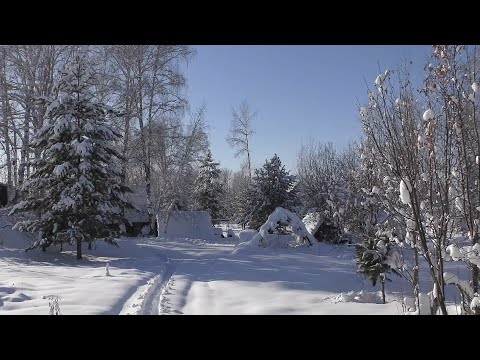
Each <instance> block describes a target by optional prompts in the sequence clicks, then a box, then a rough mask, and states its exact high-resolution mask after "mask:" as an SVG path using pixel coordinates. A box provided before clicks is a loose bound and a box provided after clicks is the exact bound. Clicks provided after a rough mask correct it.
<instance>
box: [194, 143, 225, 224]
mask: <svg viewBox="0 0 480 360" xmlns="http://www.w3.org/2000/svg"><path fill="white" fill-rule="evenodd" d="M219 165H220V164H219V163H216V162H214V161H213V157H212V153H211V151H210V150H208V151H207V154H206V156H205V157H204V158H203V159H202V160H201V161H200V173H199V176H198V178H197V187H196V189H195V202H196V208H197V210H200V211H208V212H209V213H210V216H211V217H212V219H218V218H219V217H220V216H221V214H220V196H221V193H222V191H223V187H222V183H220V181H219V180H220V179H219V177H220V169H218V166H219Z"/></svg>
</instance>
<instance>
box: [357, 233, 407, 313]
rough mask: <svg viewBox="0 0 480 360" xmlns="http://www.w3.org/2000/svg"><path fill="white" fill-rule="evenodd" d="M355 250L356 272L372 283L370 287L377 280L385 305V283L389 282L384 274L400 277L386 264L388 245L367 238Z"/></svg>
mask: <svg viewBox="0 0 480 360" xmlns="http://www.w3.org/2000/svg"><path fill="white" fill-rule="evenodd" d="M356 250H357V272H358V273H360V274H362V275H363V276H364V277H365V278H367V279H369V280H370V281H371V282H372V286H375V285H376V284H377V281H378V279H380V282H381V284H382V298H383V303H384V304H385V281H391V280H390V279H389V278H387V276H386V274H387V273H389V272H393V273H394V274H396V275H400V274H399V273H398V272H397V271H396V270H395V269H393V268H391V267H390V265H389V264H388V255H389V252H390V244H389V243H388V242H385V241H384V240H375V239H370V238H367V239H365V240H364V242H363V243H362V244H357V245H356Z"/></svg>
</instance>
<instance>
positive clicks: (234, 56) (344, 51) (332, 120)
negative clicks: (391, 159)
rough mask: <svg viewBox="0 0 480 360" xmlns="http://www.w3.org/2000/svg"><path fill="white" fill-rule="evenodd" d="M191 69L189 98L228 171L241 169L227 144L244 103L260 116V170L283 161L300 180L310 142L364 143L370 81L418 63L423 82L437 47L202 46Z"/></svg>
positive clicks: (256, 146)
mask: <svg viewBox="0 0 480 360" xmlns="http://www.w3.org/2000/svg"><path fill="white" fill-rule="evenodd" d="M195 49H196V50H197V55H196V56H195V57H194V58H193V60H192V61H191V62H190V63H189V64H188V67H187V69H186V76H187V79H188V97H189V100H190V104H191V106H192V108H196V107H198V106H199V105H201V104H202V103H203V102H205V103H206V106H207V114H206V118H207V122H208V124H209V128H210V145H211V150H212V153H213V156H214V158H215V159H216V160H217V161H219V162H220V163H221V167H228V168H230V169H233V170H238V169H239V168H240V163H241V161H242V159H236V158H234V150H233V149H232V148H231V147H230V146H229V145H228V144H227V142H226V140H225V138H226V136H227V134H228V130H229V128H230V122H231V119H232V106H238V104H239V103H240V102H241V101H242V99H243V98H245V99H247V102H248V103H249V104H250V105H251V107H252V108H253V109H254V110H256V111H258V116H257V118H256V119H255V121H254V124H253V128H254V131H255V134H254V135H253V138H252V144H251V146H252V158H253V159H252V162H253V165H254V166H255V167H258V166H261V165H262V164H263V163H264V161H265V160H266V159H270V158H271V157H272V156H273V155H274V153H277V154H278V156H279V157H280V159H281V160H282V162H283V164H284V165H285V167H286V168H287V170H292V172H295V164H296V158H297V153H298V151H299V149H300V146H301V144H302V142H303V143H306V142H308V141H309V140H310V139H318V140H320V141H322V142H328V141H331V142H333V143H334V144H335V145H336V146H337V148H340V149H341V148H343V147H344V146H345V145H346V144H348V142H349V141H351V140H353V139H358V138H359V137H360V135H361V124H360V121H359V116H358V110H357V99H358V100H359V101H360V103H365V102H366V100H367V90H366V85H365V81H364V79H366V80H367V82H368V83H369V86H372V85H373V82H374V80H375V78H376V76H377V75H378V74H379V71H378V64H380V67H381V69H382V70H385V69H386V68H390V69H395V68H396V67H397V66H398V65H400V64H401V62H402V60H403V59H405V58H408V59H409V60H412V61H413V67H414V69H415V70H416V71H418V73H416V75H417V76H418V78H421V77H422V76H423V67H424V65H425V63H426V61H427V59H428V56H429V54H430V53H431V46H420V45H413V46H412V45H410V46H399V45H385V46H383V45H382V46H380V45H374V46H371V45H369V46H366V45H365V46H364V45H354V46H346V45H339V46H331V45H328V46H327V45H311V46H299V45H293V46H273V45H254V46H246V45H245V46H243V45H241V46H240V45H211V46H210V45H209V46H195Z"/></svg>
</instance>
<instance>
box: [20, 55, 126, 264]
mask: <svg viewBox="0 0 480 360" xmlns="http://www.w3.org/2000/svg"><path fill="white" fill-rule="evenodd" d="M94 85H95V76H94V75H93V73H92V72H91V71H89V69H88V67H87V66H86V61H85V59H83V58H81V57H78V56H77V57H76V58H75V60H74V61H73V63H72V64H71V65H69V66H67V67H66V68H65V70H64V71H63V72H62V74H61V79H60V81H59V83H58V84H57V86H56V89H55V91H54V93H55V94H56V96H55V97H54V98H53V99H41V100H39V101H45V102H46V105H47V111H46V113H45V118H44V123H45V125H44V126H43V127H42V128H41V129H39V130H38V131H37V132H36V134H35V137H34V139H33V141H32V144H31V146H32V147H33V148H34V149H35V150H36V152H37V153H38V154H40V157H39V158H37V159H35V160H33V161H31V165H32V166H33V168H34V171H33V172H32V174H31V175H30V177H29V179H28V180H27V181H25V182H24V184H23V188H22V191H23V196H24V200H23V201H21V202H20V203H18V204H17V205H15V206H14V208H13V209H12V212H11V213H15V212H24V213H27V214H28V215H29V216H30V219H29V220H26V221H21V222H19V223H17V224H16V225H15V228H16V229H18V230H21V231H26V232H31V233H37V234H38V240H37V241H36V242H35V243H34V244H33V245H32V246H31V247H30V248H36V247H39V246H40V247H42V249H43V250H45V249H46V248H47V247H49V246H51V245H62V244H64V243H68V244H71V245H73V244H75V243H76V244H77V258H78V259H80V258H81V257H82V254H81V244H82V243H84V242H86V243H89V244H91V242H93V241H95V240H96V239H102V240H105V241H106V242H108V243H110V244H115V241H114V237H115V236H116V235H117V234H118V229H119V228H118V224H119V223H121V222H123V216H122V208H124V207H129V208H133V206H132V205H131V204H130V203H128V201H127V200H126V199H125V197H124V194H125V192H127V191H130V189H129V188H127V187H125V186H123V185H122V184H121V181H120V175H121V171H120V167H119V164H118V160H120V159H122V156H121V155H120V153H119V152H118V151H117V150H116V149H115V146H114V141H115V140H118V139H119V138H120V135H119V134H118V133H117V132H115V131H114V130H113V128H112V127H111V125H110V123H109V120H110V118H111V117H116V116H119V114H118V113H117V112H115V111H114V110H112V109H111V108H109V107H107V106H106V105H104V104H101V103H98V102H96V100H95V94H94V93H93V91H94ZM115 224H117V225H116V226H112V225H115Z"/></svg>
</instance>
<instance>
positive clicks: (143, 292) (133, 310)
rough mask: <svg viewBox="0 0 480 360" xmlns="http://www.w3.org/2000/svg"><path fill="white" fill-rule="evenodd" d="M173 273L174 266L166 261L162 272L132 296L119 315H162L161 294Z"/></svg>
mask: <svg viewBox="0 0 480 360" xmlns="http://www.w3.org/2000/svg"><path fill="white" fill-rule="evenodd" d="M174 272H175V266H174V265H173V264H172V263H170V261H169V260H167V261H166V263H165V267H164V269H163V271H162V272H161V273H160V274H159V275H157V276H155V277H153V278H151V279H150V280H149V281H148V282H147V284H146V285H144V286H141V287H140V288H139V290H137V291H136V292H135V294H133V295H132V297H131V298H130V299H129V300H128V301H127V302H126V306H124V308H123V309H122V311H121V312H120V315H162V314H163V312H162V300H163V294H164V293H165V291H166V290H167V286H168V285H169V284H170V282H171V277H172V275H173V274H174ZM139 293H140V294H139Z"/></svg>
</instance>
